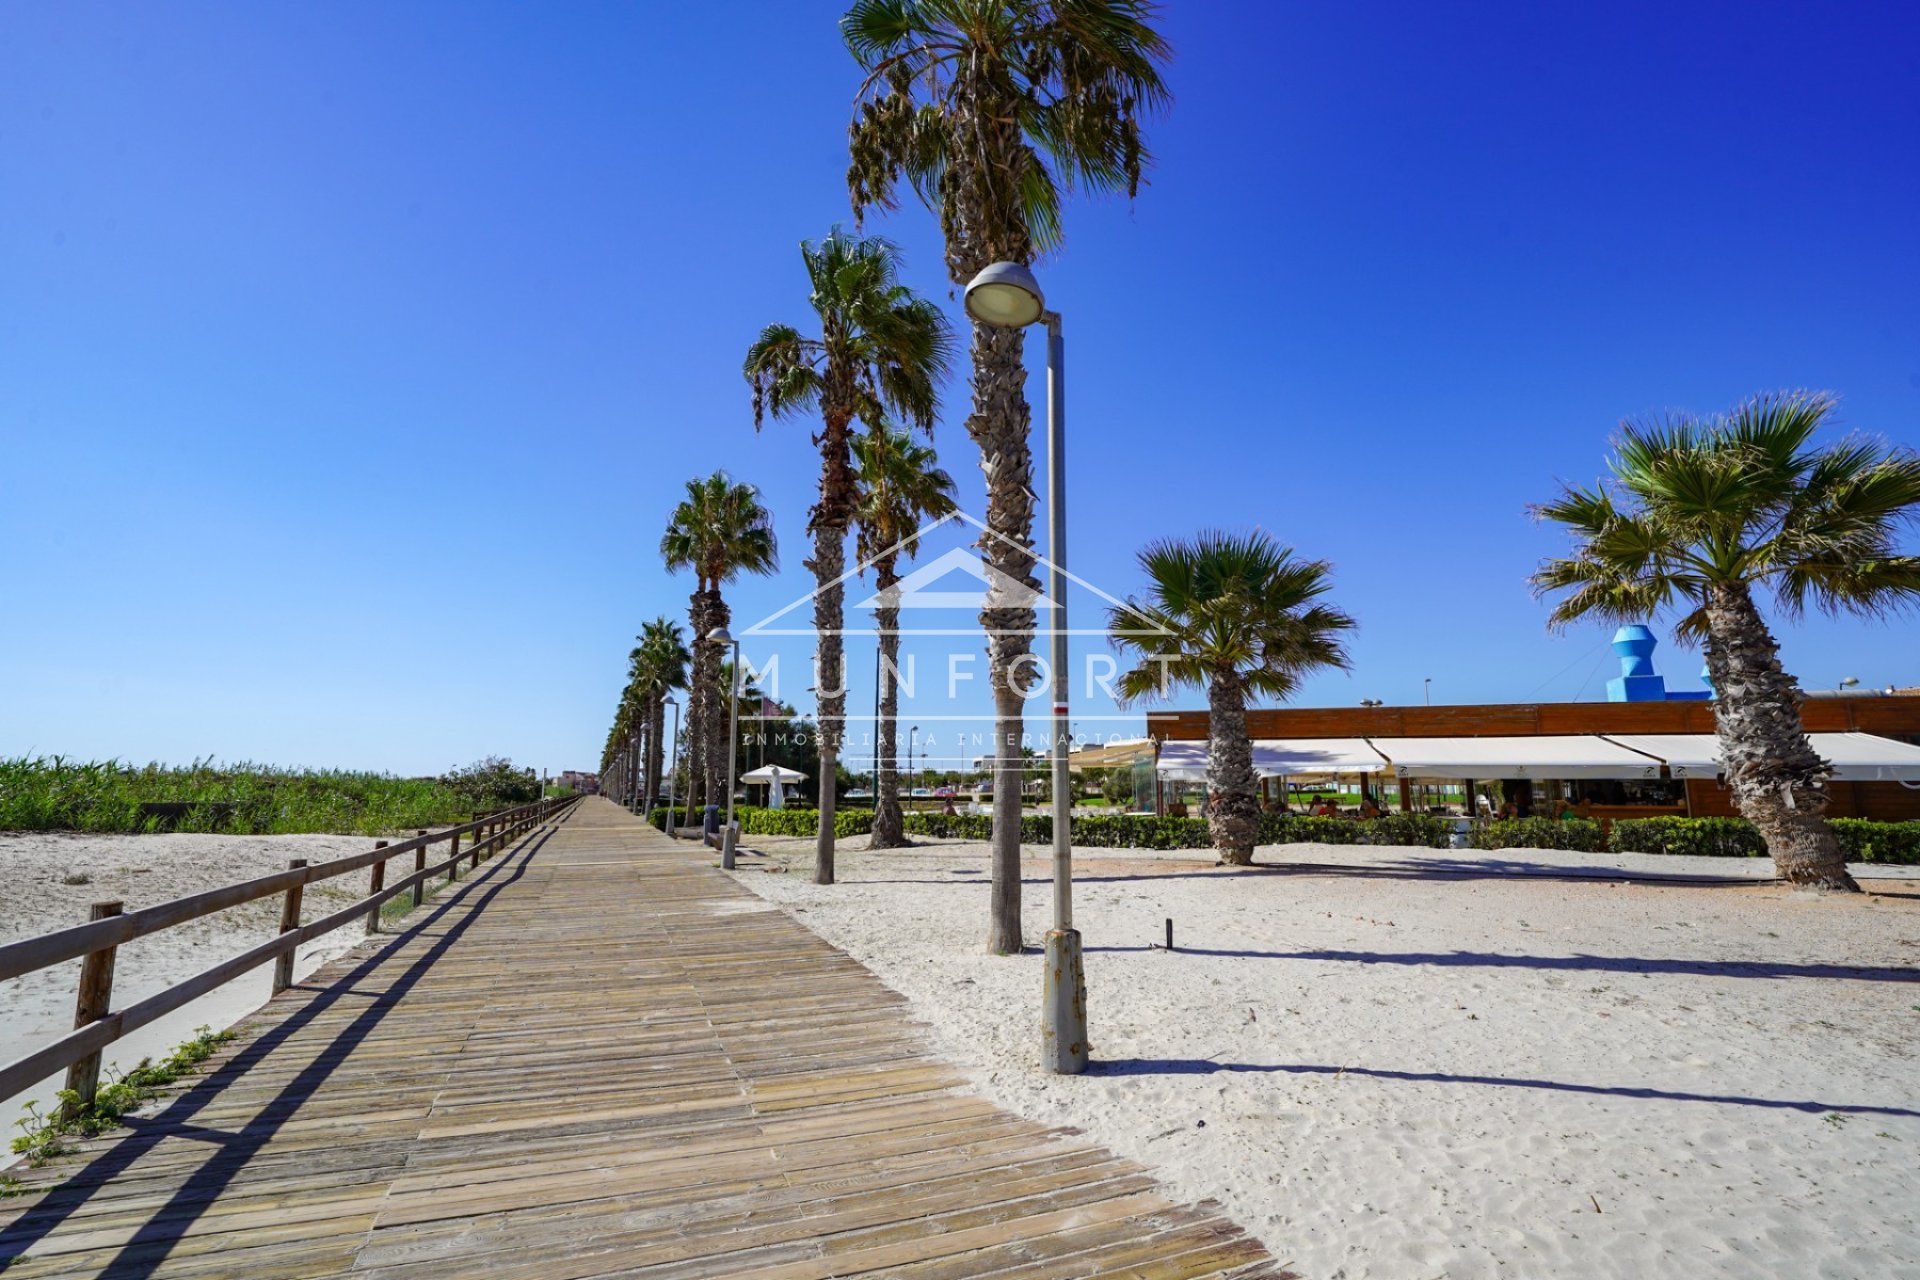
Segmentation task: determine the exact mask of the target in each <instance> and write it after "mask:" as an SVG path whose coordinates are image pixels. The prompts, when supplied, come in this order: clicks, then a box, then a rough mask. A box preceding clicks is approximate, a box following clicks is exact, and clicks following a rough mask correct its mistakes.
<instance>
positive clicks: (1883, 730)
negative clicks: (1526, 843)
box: [1138, 691, 1920, 822]
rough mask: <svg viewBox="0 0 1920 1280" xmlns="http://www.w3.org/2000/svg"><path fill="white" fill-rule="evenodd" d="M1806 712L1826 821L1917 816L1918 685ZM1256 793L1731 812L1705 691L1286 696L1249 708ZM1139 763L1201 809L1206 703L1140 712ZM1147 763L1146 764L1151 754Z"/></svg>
mask: <svg viewBox="0 0 1920 1280" xmlns="http://www.w3.org/2000/svg"><path fill="white" fill-rule="evenodd" d="M1801 719H1802V723H1803V725H1804V726H1805V727H1806V729H1807V731H1808V735H1809V739H1810V741H1811V742H1812V744H1813V748H1814V750H1815V751H1817V752H1819V753H1820V755H1821V757H1822V758H1823V759H1825V760H1827V761H1828V762H1829V764H1830V765H1831V766H1832V773H1831V775H1830V777H1831V782H1830V785H1829V794H1830V797H1831V800H1830V803H1829V806H1828V810H1827V812H1828V815H1829V816H1830V817H1862V818H1877V819H1881V820H1883V821H1907V820H1913V819H1920V691H1916V692H1914V693H1905V692H1902V693H1888V694H1879V693H1873V694H1860V695H1851V696H1827V697H1812V698H1809V699H1807V701H1806V702H1805V703H1804V704H1803V705H1802V712H1801ZM1247 728H1248V732H1249V734H1250V735H1251V737H1252V739H1253V764H1254V771H1255V773H1256V774H1257V775H1258V776H1259V777H1260V779H1261V794H1262V800H1263V801H1264V802H1266V803H1268V804H1272V805H1276V806H1277V805H1278V804H1281V803H1288V802H1289V800H1290V798H1291V797H1293V796H1295V795H1297V794H1299V793H1300V792H1303V791H1304V792H1310V793H1313V794H1322V793H1324V792H1325V791H1327V790H1330V789H1337V790H1339V791H1342V792H1345V793H1346V797H1350V798H1351V801H1352V806H1351V807H1348V806H1346V805H1344V804H1343V806H1342V807H1343V811H1347V812H1354V811H1357V806H1358V804H1359V803H1360V802H1361V800H1362V799H1364V798H1365V797H1366V796H1369V795H1371V796H1373V797H1375V798H1376V800H1377V801H1378V802H1379V803H1380V804H1381V805H1382V806H1383V807H1384V808H1386V809H1388V810H1394V809H1398V810H1400V811H1402V812H1425V813H1440V814H1447V815H1453V816H1460V817H1468V818H1485V817H1489V816H1492V815H1493V814H1495V813H1496V812H1499V811H1501V810H1502V809H1503V807H1506V806H1511V810H1512V811H1513V812H1515V813H1517V814H1519V815H1521V816H1528V815H1532V816H1540V817H1557V816H1559V815H1560V814H1561V813H1563V812H1566V811H1567V810H1569V809H1571V810H1573V811H1574V812H1577V813H1579V814H1580V815H1581V816H1585V817H1591V818H1595V819H1598V820H1600V821H1602V822H1610V821H1612V820H1614V819H1617V818H1646V817H1656V816H1676V817H1690V816H1691V817H1727V816H1732V815H1733V813H1734V809H1733V804H1732V799H1731V796H1730V794H1729V793H1728V791H1727V789H1726V787H1725V785H1724V784H1723V783H1722V781H1721V779H1720V765H1719V742H1718V739H1717V737H1716V736H1715V733H1716V726H1715V722H1714V715H1713V704H1712V703H1711V702H1710V701H1706V700H1687V701H1661V702H1571V703H1523V704H1491V705H1479V706H1440V707H1353V708H1346V707H1322V708H1307V707H1297V708H1296V707H1284V708H1270V709H1256V710H1250V711H1249V712H1247ZM1146 744H1147V746H1146V748H1144V749H1143V750H1141V751H1140V753H1139V759H1140V764H1139V766H1138V767H1140V768H1141V769H1143V770H1145V769H1150V770H1151V772H1152V780H1151V788H1152V792H1153V808H1154V811H1155V812H1157V813H1162V814H1165V813H1179V812H1183V811H1186V812H1197V810H1195V809H1189V808H1188V802H1189V801H1192V800H1194V799H1197V798H1198V796H1199V794H1200V793H1202V792H1203V791H1204V783H1205V778H1206V768H1207V713H1206V712H1204V711H1173V712H1160V713H1149V714H1148V716H1147V738H1146ZM1149 761H1150V763H1149Z"/></svg>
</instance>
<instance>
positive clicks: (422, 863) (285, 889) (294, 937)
mask: <svg viewBox="0 0 1920 1280" xmlns="http://www.w3.org/2000/svg"><path fill="white" fill-rule="evenodd" d="M574 803H575V799H574V798H573V797H568V798H564V799H557V800H540V801H537V802H535V803H533V804H529V805H522V806H521V807H519V808H517V809H507V810H503V811H502V812H500V813H494V814H488V815H487V816H485V817H482V818H477V819H475V820H474V821H472V822H469V823H467V824H466V825H465V826H459V827H451V828H449V829H447V830H445V831H438V832H434V833H431V834H429V833H427V832H425V831H422V832H420V833H419V834H418V835H416V836H415V837H414V838H413V839H411V840H403V841H401V842H399V843H398V844H390V843H388V842H387V841H384V840H383V841H381V842H379V843H378V844H377V845H375V846H374V847H373V848H372V849H371V850H369V851H368V852H366V853H355V854H349V855H348V856H347V857H344V858H336V859H334V860H333V861H331V862H322V863H319V864H317V865H314V866H309V865H307V862H306V860H305V859H303V858H296V859H294V860H293V861H292V863H291V864H290V865H289V866H288V867H287V869H286V870H285V871H276V872H275V873H274V874H272V875H269V876H261V877H259V878H258V879H255V880H246V881H242V882H241V883H239V884H230V885H226V886H224V887H222V888H218V889H209V890H207V891H206V892H204V893H196V894H192V895H190V896H188V897H185V898H175V899H173V900H172V901H171V902H161V903H157V904H155V905H154V906H151V907H143V908H141V909H140V910H138V911H133V912H123V911H122V910H121V906H122V904H120V903H118V902H98V903H95V904H94V905H93V908H92V912H91V919H89V920H88V921H87V923H85V924H81V925H75V926H74V927H72V928H70V929H61V930H59V931H57V932H55V933H45V934H41V935H40V936H38V937H34V938H24V939H22V940H20V941H19V942H10V943H7V944H6V945H4V946H0V981H6V980H7V979H9V978H17V977H19V976H21V975H22V974H27V973H33V972H35V971H37V970H40V969H46V968H50V967H51V966H53V965H57V964H64V963H65V962H67V961H69V960H73V959H79V960H80V961H81V965H80V991H79V996H78V999H77V1000H76V1001H75V1005H74V1019H73V1028H74V1029H73V1031H72V1032H70V1033H69V1034H67V1035H65V1036H62V1037H61V1038H60V1039H58V1040H56V1041H54V1042H53V1043H52V1044H49V1045H46V1046H45V1047H43V1048H40V1049H37V1050H35V1051H34V1052H32V1053H29V1054H27V1055H26V1056H25V1057H23V1058H18V1059H16V1060H14V1061H13V1062H10V1063H7V1064H6V1065H5V1066H4V1067H0V1098H9V1097H12V1096H13V1095H14V1094H17V1093H20V1092H23V1091H24V1090H26V1089H29V1088H32V1087H33V1086H34V1085H35V1084H38V1083H39V1082H40V1081H42V1080H44V1079H46V1078H47V1077H48V1076H50V1075H52V1074H53V1073H54V1072H56V1071H58V1070H60V1069H61V1068H62V1067H65V1068H66V1069H67V1088H68V1089H71V1090H72V1091H73V1092H75V1093H76V1094H78V1095H79V1098H80V1101H81V1103H82V1104H85V1103H89V1102H92V1101H93V1098H94V1095H95V1093H96V1091H97V1090H98V1088H99V1083H100V1054H101V1051H102V1050H103V1049H105V1048H106V1047H107V1046H108V1045H110V1044H112V1043H113V1042H114V1041H116V1040H118V1039H120V1038H121V1037H122V1036H125V1035H127V1034H128V1033H129V1032H132V1031H136V1030H138V1029H139V1028H141V1027H144V1026H146V1025H147V1024H148V1023H150V1022H153V1021H154V1020H155V1019H157V1018H161V1017H164V1016H165V1015H167V1014H169V1013H172V1012H173V1011H174V1010H175V1009H178V1008H180V1007H181V1006H182V1005H184V1004H187V1003H188V1002H189V1001H192V1000H197V999H199V998H200V997H201V996H203V995H205V994H207V993H208V992H209V991H212V990H214V989H215V988H217V987H220V986H223V985H225V984H226V983H228V982H231V981H233V980H234V979H235V978H237V977H239V976H240V975H241V974H243V973H247V972H249V971H250V970H253V969H255V968H258V967H259V966H260V965H263V964H265V963H267V961H269V960H271V961H274V977H273V989H274V991H275V992H276V993H278V992H280V991H284V990H285V989H286V988H288V987H289V986H292V985H293V958H294V950H295V948H297V947H299V946H300V945H301V944H302V943H305V942H310V941H312V940H313V939H315V938H318V937H321V936H323V935H325V934H328V933H332V932H333V931H334V930H335V929H341V928H345V927H346V926H348V925H351V924H354V923H356V922H364V923H363V927H364V928H365V929H366V931H367V932H368V933H377V932H379V929H380V908H381V907H382V906H383V905H385V904H386V903H387V902H388V901H389V900H390V899H392V898H396V897H398V896H399V895H401V894H403V893H406V894H411V896H412V902H413V905H414V906H419V905H420V904H421V902H423V901H424V900H425V897H426V886H427V883H428V881H430V880H431V879H432V878H433V877H435V876H438V875H445V876H446V877H447V880H448V882H449V883H451V882H452V881H454V880H457V879H458V878H459V875H460V864H461V863H462V862H466V863H467V864H468V866H469V867H478V866H479V865H480V862H481V859H483V858H487V857H490V856H492V855H493V854H495V853H498V852H499V851H500V850H501V849H503V848H505V847H506V845H507V844H508V843H510V842H511V841H513V840H514V839H516V838H517V837H519V836H520V835H522V834H524V833H526V832H528V831H531V830H532V829H533V828H534V827H536V826H538V825H540V824H541V823H543V822H546V821H549V820H550V819H552V818H555V817H557V816H558V815H559V814H560V813H561V812H563V811H564V810H565V809H566V808H567V807H568V806H570V805H572V804H574ZM468 835H471V836H473V837H474V839H473V840H472V841H471V842H470V843H469V844H468V846H467V847H466V848H464V849H463V848H461V838H462V837H463V836H468ZM440 844H445V845H447V846H448V847H447V849H446V851H445V852H446V856H445V857H444V858H442V859H441V860H440V861H438V862H434V863H432V864H431V865H429V857H428V854H429V851H430V850H432V849H433V847H434V846H435V845H440ZM405 854H412V855H413V871H412V874H410V875H408V876H407V877H406V878H405V879H402V880H396V881H394V882H393V883H392V884H388V883H387V864H388V863H389V862H390V861H392V860H393V859H394V858H397V857H401V856H403V855H405ZM369 867H370V868H372V875H371V882H370V884H369V886H368V892H367V896H366V897H364V898H361V899H359V900H358V901H356V902H354V903H353V904H352V905H351V906H347V907H342V908H341V909H340V910H338V911H335V912H333V913H332V914H330V915H327V916H324V917H322V918H321V919H318V920H314V921H312V922H310V923H307V924H302V923H300V903H301V896H302V892H303V891H304V890H305V888H306V886H307V885H310V884H313V883H315V882H316V881H320V880H331V879H333V878H334V877H336V876H343V875H349V874H351V873H353V872H355V871H362V870H365V869H367V868H369ZM275 894H282V895H284V897H283V899H282V904H281V912H280V933H279V936H277V937H275V938H273V939H271V940H269V941H267V942H263V943H261V944H260V945H259V946H257V947H252V948H250V949H248V950H246V951H243V952H241V953H240V954H239V955H237V956H233V957H231V958H229V959H227V960H223V961H221V962H220V963H219V964H217V965H214V966H213V967H212V968H211V969H207V970H205V971H203V972H201V973H197V974H195V975H194V976H193V977H191V978H188V979H186V980H184V981H182V982H179V983H176V984H175V985H173V986H171V987H168V988H167V989H166V990H164V991H160V992H156V993H155V994H153V995H150V996H148V997H146V998H145V999H144V1000H140V1001H138V1002H136V1003H134V1004H130V1005H128V1006H127V1007H126V1008H124V1009H119V1010H114V1009H113V1008H112V1004H113V960H114V952H115V950H116V949H117V948H119V947H120V946H121V945H123V944H125V943H128V942H132V941H133V940H134V939H136V938H145V937H148V936H150V935H152V934H156V933H159V932H161V931H162V930H164V929H171V928H173V927H174V926H176V925H180V924H185V923H186V922H187V921H189V920H197V919H199V918H200V917H202V916H208V915H212V914H213V913H214V912H216V911H225V910H227V909H228V908H229V907H237V906H240V905H241V904H242V903H247V902H256V901H258V900H260V899H261V898H267V897H272V896H273V895H275Z"/></svg>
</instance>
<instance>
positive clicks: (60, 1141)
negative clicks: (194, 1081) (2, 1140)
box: [13, 1026, 237, 1167]
mask: <svg viewBox="0 0 1920 1280" xmlns="http://www.w3.org/2000/svg"><path fill="white" fill-rule="evenodd" d="M236 1035H237V1033H236V1032H234V1031H230V1030H229V1031H215V1030H214V1029H213V1028H212V1027H207V1026H202V1027H199V1028H197V1029H196V1030H195V1032H194V1035H193V1038H192V1039H191V1040H188V1041H187V1042H186V1043H184V1044H182V1045H180V1046H178V1047H177V1048H175V1049H174V1050H173V1052H172V1053H169V1054H168V1055H167V1056H166V1057H164V1058H162V1059H161V1060H160V1061H158V1062H155V1061H154V1060H153V1059H151V1058H143V1059H141V1061H140V1064H139V1065H138V1066H136V1067H134V1068H133V1069H132V1070H131V1071H128V1072H126V1073H125V1074H121V1075H113V1076H110V1078H109V1079H107V1080H106V1081H105V1082H104V1083H103V1084H101V1086H100V1087H99V1089H98V1090H96V1091H95V1093H94V1097H93V1100H92V1101H91V1102H82V1101H81V1100H80V1095H79V1094H77V1093H75V1092H73V1091H72V1090H70V1089H62V1090H61V1091H60V1093H59V1095H58V1098H59V1103H58V1105H57V1106H56V1107H55V1108H54V1110H53V1111H51V1112H42V1111H41V1110H40V1109H39V1108H38V1107H36V1106H33V1105H32V1104H29V1105H28V1107H27V1110H26V1114H25V1115H24V1116H23V1117H22V1118H21V1119H19V1120H17V1121H15V1122H14V1127H15V1128H17V1129H19V1130H20V1131H21V1133H20V1136H19V1137H17V1138H15V1139H13V1153H14V1154H15V1155H17V1156H24V1157H26V1159H27V1162H28V1163H29V1164H32V1165H34V1166H36V1167H37V1166H39V1165H43V1164H45V1163H46V1162H47V1161H49V1160H52V1159H55V1158H56V1157H59V1156H63V1155H66V1154H68V1153H70V1152H71V1151H72V1150H73V1147H72V1143H71V1139H74V1138H93V1137H98V1136H99V1135H100V1134H102V1133H105V1132H107V1131H108V1130H110V1129H113V1128H115V1127H117V1126H118V1125H119V1124H120V1118H121V1117H122V1116H124V1115H126V1114H127V1113H128V1112H130V1111H132V1110H134V1109H135V1108H137V1107H139V1106H141V1105H142V1104H144V1103H147V1102H150V1101H151V1100H153V1099H154V1098H156V1097H158V1096H160V1093H161V1091H163V1090H164V1089H166V1087H167V1086H168V1085H171V1084H174V1083H175V1082H177V1081H179V1080H181V1079H183V1078H184V1077H186V1076H189V1075H192V1074H195V1073H196V1072H197V1071H198V1070H199V1067H200V1064H201V1063H203V1062H205V1061H206V1060H207V1059H208V1058H211V1057H212V1056H213V1055H214V1053H215V1052H216V1051H217V1050H218V1049H219V1048H220V1046H221V1045H224V1044H226V1043H228V1042H229V1041H231V1040H233V1039H234V1038H235V1036H236Z"/></svg>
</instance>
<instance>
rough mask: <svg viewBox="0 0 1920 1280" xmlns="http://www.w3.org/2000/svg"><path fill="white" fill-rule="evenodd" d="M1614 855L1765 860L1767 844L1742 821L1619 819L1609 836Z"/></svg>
mask: <svg viewBox="0 0 1920 1280" xmlns="http://www.w3.org/2000/svg"><path fill="white" fill-rule="evenodd" d="M1607 847H1608V848H1610V849H1612V850H1613V851H1614V852H1615V853H1671V854H1682V855H1686V856H1688V857H1695V858H1764V857H1766V856H1767V842H1766V841H1765V840H1763V839H1761V838H1760V833H1759V832H1758V831H1757V830H1755V829H1754V825H1753V824H1752V823H1751V822H1748V821H1747V820H1746V819H1745V818H1622V819H1620V820H1619V821H1618V822H1615V823H1614V824H1613V830H1612V831H1611V832H1609V833H1608V836H1607Z"/></svg>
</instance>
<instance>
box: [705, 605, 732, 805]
mask: <svg viewBox="0 0 1920 1280" xmlns="http://www.w3.org/2000/svg"><path fill="white" fill-rule="evenodd" d="M732 621H733V610H731V609H729V608H728V607H727V602H726V600H725V599H724V598H723V597H722V596H721V595H720V592H719V591H718V590H715V591H712V592H709V593H708V603H707V630H706V631H705V632H703V633H702V635H703V637H704V636H705V635H707V634H710V633H712V632H713V631H714V630H715V629H717V628H720V627H724V626H726V625H727V624H728V623H730V622H732ZM706 646H707V701H706V706H705V707H704V708H702V715H703V716H704V718H705V720H706V724H705V725H704V726H703V728H702V732H703V733H704V734H705V735H706V739H707V741H706V754H705V758H704V760H703V765H704V767H705V769H706V775H707V776H706V803H708V804H716V805H719V806H720V820H721V821H722V822H725V821H726V814H727V800H728V795H727V791H726V787H727V771H728V767H729V765H730V763H731V762H732V760H733V749H734V745H733V743H731V742H729V741H727V711H728V709H729V708H730V707H731V706H732V703H733V696H732V695H733V690H731V689H728V688H726V687H725V686H724V685H722V683H721V670H720V668H721V663H722V660H723V658H724V656H725V655H724V654H723V653H722V649H723V648H724V646H722V645H720V644H718V643H716V642H714V641H712V640H708V641H706ZM739 674H740V673H739V671H738V670H737V669H736V670H735V672H734V677H735V679H738V678H739Z"/></svg>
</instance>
